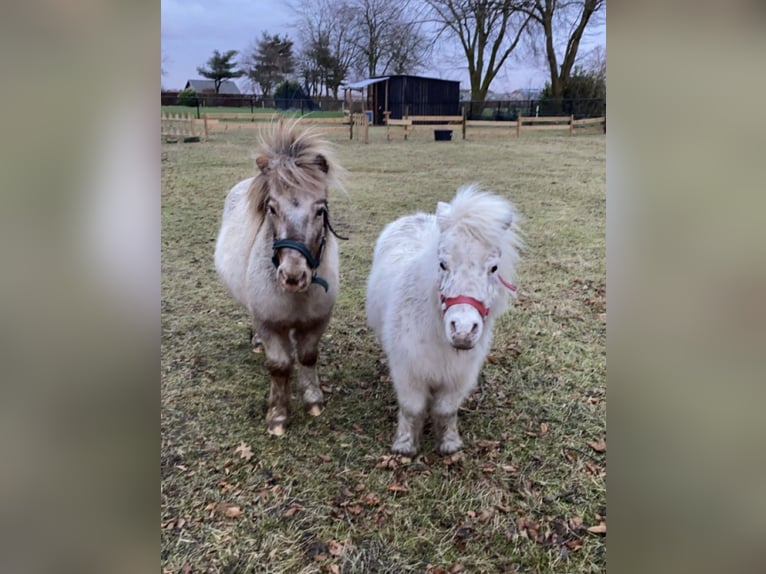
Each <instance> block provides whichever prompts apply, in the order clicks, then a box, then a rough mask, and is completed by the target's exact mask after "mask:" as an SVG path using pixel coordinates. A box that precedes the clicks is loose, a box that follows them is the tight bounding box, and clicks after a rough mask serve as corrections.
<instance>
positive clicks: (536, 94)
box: [509, 88, 543, 100]
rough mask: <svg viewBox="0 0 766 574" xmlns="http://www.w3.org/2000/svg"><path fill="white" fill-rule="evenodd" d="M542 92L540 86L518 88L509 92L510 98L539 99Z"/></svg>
mask: <svg viewBox="0 0 766 574" xmlns="http://www.w3.org/2000/svg"><path fill="white" fill-rule="evenodd" d="M542 93H543V90H542V88H520V89H518V90H513V91H512V92H511V93H510V94H509V99H511V100H539V99H540V95H541V94H542Z"/></svg>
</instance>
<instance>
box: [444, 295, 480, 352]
mask: <svg viewBox="0 0 766 574" xmlns="http://www.w3.org/2000/svg"><path fill="white" fill-rule="evenodd" d="M460 307H465V306H464V305H461V306H460ZM444 327H445V329H446V332H447V338H448V339H449V342H450V344H451V345H452V346H453V347H455V348H456V349H472V348H473V346H474V345H476V343H477V342H478V340H479V338H480V337H481V333H482V330H483V327H484V320H483V318H482V317H481V315H480V314H479V313H478V312H477V311H476V310H475V309H473V308H470V307H469V308H467V309H465V308H463V309H461V308H458V307H455V308H450V309H448V310H447V312H446V313H445V315H444Z"/></svg>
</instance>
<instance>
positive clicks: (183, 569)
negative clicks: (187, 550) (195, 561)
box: [181, 562, 192, 574]
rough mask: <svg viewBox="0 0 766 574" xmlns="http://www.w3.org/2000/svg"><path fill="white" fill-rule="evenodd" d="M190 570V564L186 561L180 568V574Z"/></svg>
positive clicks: (188, 572) (189, 572)
mask: <svg viewBox="0 0 766 574" xmlns="http://www.w3.org/2000/svg"><path fill="white" fill-rule="evenodd" d="M191 571H192V569H191V564H189V563H188V562H187V563H186V564H184V567H183V568H181V574H191Z"/></svg>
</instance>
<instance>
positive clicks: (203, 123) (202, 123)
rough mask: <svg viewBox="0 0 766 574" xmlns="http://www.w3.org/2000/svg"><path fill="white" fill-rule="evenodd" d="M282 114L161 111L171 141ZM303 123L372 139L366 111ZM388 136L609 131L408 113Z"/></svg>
mask: <svg viewBox="0 0 766 574" xmlns="http://www.w3.org/2000/svg"><path fill="white" fill-rule="evenodd" d="M281 117H282V116H280V115H279V114H264V113H260V114H248V113H209V114H208V113H206V114H202V118H201V119H195V118H194V117H193V116H189V115H181V114H162V136H163V137H165V138H166V139H168V141H171V140H172V141H178V140H179V139H183V141H199V138H200V137H201V136H203V135H204V137H205V138H207V137H208V135H209V134H210V133H211V132H219V131H224V132H225V131H230V130H251V129H260V128H261V126H263V124H266V123H270V122H272V121H274V120H275V119H279V118H281ZM299 121H300V122H301V123H305V124H311V125H318V126H321V127H322V129H323V130H335V129H337V130H348V131H349V139H352V140H353V139H356V140H359V141H364V142H365V143H367V142H368V141H369V122H368V118H367V115H366V114H348V115H345V116H343V117H329V118H328V117H316V116H311V115H307V116H303V117H301V118H300V120H299ZM386 121H387V123H386V139H388V140H390V139H391V135H392V133H393V134H394V135H396V133H397V131H398V130H401V131H398V133H400V134H402V135H403V136H404V139H405V140H406V139H407V138H408V137H409V136H410V135H411V134H412V133H413V132H414V131H415V130H418V131H419V130H422V129H433V128H442V129H445V128H448V126H454V127H455V128H459V129H460V131H461V133H462V137H463V139H466V137H467V136H468V135H469V134H470V135H471V136H481V135H505V136H514V135H515V136H516V137H521V133H522V132H528V131H540V130H546V131H547V130H558V131H567V132H568V133H569V135H570V136H573V135H575V134H576V133H577V132H580V131H585V130H587V129H593V128H597V129H603V131H604V132H606V118H605V117H600V118H585V119H581V120H575V119H574V117H573V116H546V117H529V116H519V117H518V118H517V119H516V121H492V120H468V119H466V118H465V117H464V116H409V117H407V118H403V119H387V120H386Z"/></svg>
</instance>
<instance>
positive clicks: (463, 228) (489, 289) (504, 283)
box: [366, 184, 521, 456]
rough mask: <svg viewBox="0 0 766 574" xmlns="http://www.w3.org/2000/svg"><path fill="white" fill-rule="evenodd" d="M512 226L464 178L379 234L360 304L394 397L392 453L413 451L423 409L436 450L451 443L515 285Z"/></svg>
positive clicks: (507, 213)
mask: <svg viewBox="0 0 766 574" xmlns="http://www.w3.org/2000/svg"><path fill="white" fill-rule="evenodd" d="M517 231H518V226H517V215H516V212H515V210H514V207H513V205H512V204H511V203H510V202H508V201H507V200H505V199H503V198H502V197H499V196H498V195H494V194H492V193H489V192H488V191H484V190H482V189H480V188H479V187H478V186H477V185H475V184H474V185H467V186H464V187H462V188H460V189H459V190H458V191H457V194H456V195H455V198H454V199H453V200H452V202H451V203H449V204H447V203H443V202H439V204H438V206H437V209H436V215H426V214H424V213H418V214H415V215H409V216H405V217H402V218H400V219H397V220H396V221H394V222H392V223H390V224H388V225H387V226H386V227H385V228H384V229H383V232H382V233H381V234H380V237H379V238H378V241H377V244H376V245H375V253H374V257H373V263H372V270H371V271H370V276H369V279H368V281H367V303H366V310H367V321H368V323H369V325H370V327H371V328H372V329H373V330H374V331H375V334H376V335H377V337H378V339H379V341H380V343H381V345H382V346H383V349H384V350H385V352H386V355H387V356H388V366H389V371H390V373H391V379H392V380H393V383H394V387H395V388H396V394H397V398H398V402H399V422H398V427H397V430H396V436H395V438H394V442H393V445H392V450H393V451H394V452H396V453H400V454H404V455H408V456H413V455H414V454H416V453H417V451H418V447H419V442H420V435H421V432H422V428H423V423H424V420H425V417H426V415H427V414H428V411H429V410H430V415H431V421H432V423H433V428H434V431H435V433H436V435H437V440H438V441H439V447H438V448H439V451H440V452H441V453H444V454H448V453H452V452H455V451H457V450H459V449H460V448H461V446H462V444H463V443H462V440H461V438H460V434H459V433H458V430H457V410H458V408H459V407H460V405H461V403H462V402H463V401H464V400H465V398H466V397H467V396H468V395H469V394H470V392H471V391H472V390H473V389H474V388H475V386H476V384H477V380H478V376H479V371H480V370H481V367H482V364H483V363H484V359H485V357H486V356H487V353H488V352H489V348H490V345H491V343H492V327H493V324H494V321H495V319H496V318H497V317H498V316H499V315H501V314H502V313H503V312H505V311H506V309H507V308H508V306H509V302H510V297H511V296H512V294H513V293H514V292H515V291H516V287H515V285H513V284H512V283H511V281H513V278H514V275H515V269H516V264H517V262H518V258H519V249H520V247H521V240H520V239H519V236H518V235H517Z"/></svg>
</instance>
